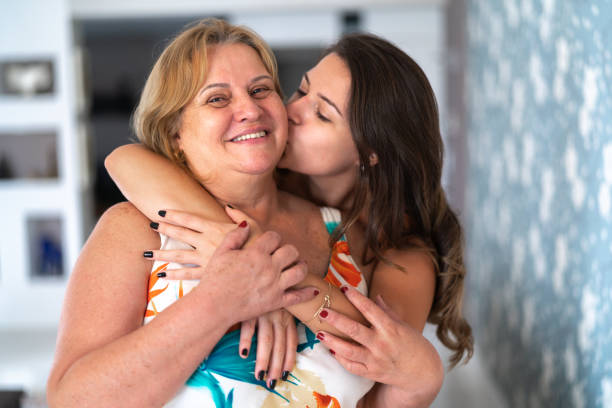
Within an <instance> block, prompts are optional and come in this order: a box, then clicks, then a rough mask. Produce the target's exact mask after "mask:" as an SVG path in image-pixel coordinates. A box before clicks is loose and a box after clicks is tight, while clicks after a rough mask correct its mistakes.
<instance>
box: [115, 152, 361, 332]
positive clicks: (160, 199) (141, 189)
mask: <svg viewBox="0 0 612 408" xmlns="http://www.w3.org/2000/svg"><path fill="white" fill-rule="evenodd" d="M104 164H105V166H106V169H107V170H108V172H109V174H110V175H111V177H112V178H113V180H114V181H115V183H116V184H117V186H118V187H119V189H120V190H121V192H122V193H123V194H124V195H125V197H126V198H127V199H128V200H130V202H132V203H133V204H134V205H135V206H136V207H137V208H138V209H139V210H141V211H142V212H143V213H144V214H145V215H147V216H148V217H150V218H151V219H153V220H156V221H168V218H169V217H165V218H161V217H160V216H159V215H158V213H157V211H158V210H159V209H179V210H181V211H185V212H189V213H192V214H194V215H198V216H200V217H203V218H206V219H208V220H215V221H219V222H232V220H231V219H230V218H229V217H228V215H227V214H226V213H225V211H224V210H223V208H222V207H221V206H220V205H219V203H218V202H217V201H216V200H215V199H214V198H213V197H212V196H211V195H210V194H209V193H208V192H207V191H206V190H205V189H204V188H203V187H202V186H201V185H200V184H199V183H197V182H196V181H195V180H194V179H193V178H192V177H191V176H189V175H188V174H187V173H186V172H184V171H183V170H181V169H180V168H179V167H178V166H176V165H175V164H173V163H172V162H170V161H169V160H168V159H166V158H164V157H162V156H160V155H158V154H156V153H153V152H151V151H150V150H148V149H147V148H145V147H143V146H142V145H137V144H132V145H125V146H120V147H118V148H117V149H115V150H114V151H113V152H112V153H111V154H110V155H109V156H108V157H107V158H106V160H105V162H104ZM168 192H171V193H170V194H169V193H168ZM160 232H162V233H167V231H166V230H164V226H160ZM175 238H178V237H175ZM208 238H209V239H210V236H209V237H208ZM192 246H194V247H195V245H193V244H192ZM306 286H312V287H316V288H317V289H318V290H319V292H320V294H319V296H318V297H317V298H315V299H314V300H312V301H310V302H306V303H304V304H298V305H294V306H292V307H290V308H287V310H288V311H289V312H290V313H291V314H293V315H294V316H295V317H297V318H298V319H300V320H301V321H303V322H307V325H308V326H309V328H310V329H311V330H313V331H314V332H315V333H316V331H318V330H322V329H324V330H328V331H331V332H333V333H336V334H338V335H340V336H344V334H343V333H341V332H338V331H337V330H336V329H335V328H334V327H332V326H329V325H327V324H326V323H325V322H321V321H319V320H318V319H312V318H313V315H314V313H315V311H316V310H317V309H318V308H319V307H320V305H321V304H322V299H323V298H324V296H325V295H327V294H328V293H330V294H331V299H332V307H333V308H334V309H335V310H338V311H340V312H341V313H344V314H345V315H347V316H351V317H352V318H353V319H355V320H357V321H360V322H365V319H364V318H363V316H362V315H361V313H359V311H358V310H357V309H356V308H355V307H354V306H353V305H351V303H350V302H348V301H347V300H346V298H345V297H344V296H343V295H342V293H341V292H340V290H339V289H338V288H336V287H333V286H332V287H331V289H330V288H329V286H328V284H327V282H326V281H324V280H323V279H322V278H320V277H317V276H315V275H313V274H308V275H307V276H306V278H305V279H304V280H303V281H302V282H301V283H300V284H299V285H298V286H297V287H299V288H301V287H306ZM330 290H331V292H330Z"/></svg>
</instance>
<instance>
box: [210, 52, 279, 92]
mask: <svg viewBox="0 0 612 408" xmlns="http://www.w3.org/2000/svg"><path fill="white" fill-rule="evenodd" d="M207 62H208V69H207V74H206V80H205V84H206V83H209V82H213V81H214V82H218V81H224V82H226V81H230V80H232V79H234V80H235V79H238V78H252V77H254V76H258V75H263V74H269V72H268V71H267V70H266V67H265V66H264V64H263V62H262V60H261V58H260V57H259V54H258V53H257V51H255V50H254V49H253V48H251V47H249V46H248V45H246V44H222V45H214V46H211V47H209V48H208V52H207Z"/></svg>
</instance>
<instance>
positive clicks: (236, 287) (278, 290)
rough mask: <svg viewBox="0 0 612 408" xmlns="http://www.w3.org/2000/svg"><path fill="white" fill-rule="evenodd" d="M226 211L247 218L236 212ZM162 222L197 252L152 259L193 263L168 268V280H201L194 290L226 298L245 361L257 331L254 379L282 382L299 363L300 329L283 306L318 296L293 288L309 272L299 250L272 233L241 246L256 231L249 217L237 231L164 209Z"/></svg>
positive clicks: (154, 255)
mask: <svg viewBox="0 0 612 408" xmlns="http://www.w3.org/2000/svg"><path fill="white" fill-rule="evenodd" d="M228 213H230V215H233V216H235V217H236V216H239V217H241V218H242V219H243V220H245V219H246V218H248V217H246V216H245V215H244V214H242V213H240V212H239V211H237V210H228ZM164 218H165V221H167V222H162V223H159V224H158V226H157V230H158V231H159V232H160V233H162V234H165V235H167V236H169V237H172V238H174V239H177V240H179V241H182V242H184V243H186V244H189V245H190V246H191V247H193V249H192V250H155V251H150V253H151V254H152V258H153V259H155V260H160V261H166V262H176V263H180V264H190V265H192V266H191V267H183V268H180V269H174V270H167V271H166V279H185V280H187V279H197V280H200V284H199V285H198V287H197V288H196V289H194V290H203V291H206V292H208V293H213V292H214V293H216V294H217V295H219V294H221V296H219V298H220V299H227V300H228V301H227V302H226V303H225V304H224V305H222V306H223V307H227V308H231V309H232V313H231V316H232V317H238V316H239V321H242V325H241V334H240V344H239V349H238V350H237V352H238V353H240V355H241V357H243V358H246V357H248V353H249V350H250V347H251V339H252V337H253V333H254V331H255V328H256V327H257V340H258V341H257V355H256V365H255V376H256V377H257V378H258V379H259V380H263V379H264V378H266V379H267V382H268V386H270V387H271V388H273V387H274V386H275V385H276V381H277V380H278V379H280V378H281V377H284V378H286V375H287V373H288V372H289V371H291V369H292V368H293V366H294V365H295V360H296V349H297V341H298V339H297V329H296V327H295V323H294V320H293V316H291V315H290V314H289V313H288V312H287V311H286V310H284V309H283V308H284V307H286V306H291V305H293V304H297V303H301V302H304V301H307V300H309V299H311V298H312V297H314V288H303V289H298V290H295V289H290V288H291V287H292V286H293V285H295V284H297V283H299V282H300V281H302V280H303V278H304V277H305V276H306V273H307V267H306V265H305V263H304V262H301V261H298V256H299V253H298V251H297V249H296V248H295V247H294V246H292V245H282V243H281V237H280V235H279V234H277V233H276V232H273V231H268V232H265V233H263V234H261V235H260V236H258V237H257V238H255V239H254V241H253V242H252V243H251V244H250V245H248V246H247V247H246V248H243V245H244V244H245V242H246V241H247V239H248V236H249V232H250V231H253V230H255V231H257V230H258V227H257V225H256V223H255V222H254V221H253V220H251V219H249V220H248V222H247V221H244V222H241V223H240V226H239V227H238V228H236V224H232V223H219V222H214V221H210V220H206V219H203V218H201V217H198V216H195V215H192V214H188V213H184V212H180V211H166V213H165V217H164ZM219 243H220V244H219ZM217 245H219V246H218V247H217ZM266 373H267V375H266Z"/></svg>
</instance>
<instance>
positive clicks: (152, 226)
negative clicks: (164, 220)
mask: <svg viewBox="0 0 612 408" xmlns="http://www.w3.org/2000/svg"><path fill="white" fill-rule="evenodd" d="M149 225H150V226H151V228H153V229H154V230H156V229H157V228H159V223H158V222H152V223H151V224H149Z"/></svg>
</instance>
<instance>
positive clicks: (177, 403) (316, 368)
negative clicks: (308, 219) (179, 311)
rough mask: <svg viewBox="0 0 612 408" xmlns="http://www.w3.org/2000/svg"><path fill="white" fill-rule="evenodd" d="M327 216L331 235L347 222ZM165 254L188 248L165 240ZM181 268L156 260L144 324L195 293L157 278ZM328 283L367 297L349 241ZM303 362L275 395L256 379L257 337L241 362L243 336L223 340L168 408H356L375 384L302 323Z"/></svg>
mask: <svg viewBox="0 0 612 408" xmlns="http://www.w3.org/2000/svg"><path fill="white" fill-rule="evenodd" d="M321 215H322V217H323V221H324V222H325V225H326V227H327V230H328V232H329V233H330V234H331V233H332V232H333V231H334V229H335V228H336V227H337V226H338V224H339V223H340V221H341V216H340V212H339V211H338V210H336V209H333V208H329V207H322V208H321ZM161 238H162V245H161V248H160V249H185V248H189V246H188V245H186V244H184V243H182V242H179V241H177V240H174V239H172V238H169V237H167V236H165V235H161ZM178 267H180V265H179V264H173V263H166V262H160V261H156V262H155V263H154V265H153V268H152V270H151V276H150V279H149V292H148V304H147V310H146V312H145V317H144V322H143V324H147V323H148V322H150V321H151V320H152V319H154V318H155V317H156V316H157V315H158V314H159V313H161V312H162V311H163V310H164V309H165V308H166V307H168V306H170V305H171V304H172V303H174V302H175V301H177V300H178V299H180V298H181V297H183V296H184V295H185V294H187V293H188V292H189V291H190V290H192V289H193V288H194V287H195V286H196V285H197V284H198V281H195V280H179V281H172V280H166V279H163V278H158V277H157V274H158V273H159V272H161V271H164V270H167V269H174V268H178ZM325 280H326V281H328V282H329V283H331V284H332V285H334V286H337V287H341V286H343V285H351V286H352V287H354V288H356V289H357V290H359V291H360V292H361V293H363V294H364V295H367V290H368V289H367V284H366V282H365V279H364V278H363V275H362V273H361V271H360V270H359V268H358V267H357V264H356V263H355V261H354V260H353V258H352V256H351V254H350V251H349V247H348V243H347V241H346V237H345V236H342V237H341V239H340V240H339V241H337V242H336V243H335V245H334V247H333V249H332V254H331V260H330V264H329V268H328V271H327V274H326V276H325ZM296 323H297V329H298V349H297V362H296V365H295V367H294V369H293V370H292V371H291V373H290V374H289V377H288V379H287V381H282V380H281V381H279V382H278V383H277V385H276V387H275V388H274V390H272V389H270V388H268V387H267V384H266V382H265V381H259V380H257V379H256V378H255V375H254V371H255V358H256V350H257V338H256V337H255V336H254V337H253V340H252V344H251V350H250V352H249V354H248V358H245V359H243V358H241V357H240V355H239V350H238V344H239V341H240V331H239V330H235V331H232V332H229V333H227V334H226V335H225V336H223V337H222V338H221V339H220V340H219V342H218V343H217V345H216V346H215V348H214V349H213V350H212V351H211V353H210V355H209V356H208V357H207V358H206V359H205V360H204V361H203V362H202V363H201V364H200V366H199V367H198V368H197V369H196V371H195V372H194V373H193V374H192V376H191V377H190V378H189V379H188V380H187V382H186V384H185V386H184V387H182V389H181V390H179V392H178V393H177V394H176V395H175V396H174V397H173V398H172V400H170V401H169V402H168V403H167V404H166V405H165V406H166V407H177V408H178V407H180V408H183V407H198V408H199V407H206V408H208V407H210V408H230V407H239V408H243V407H245V408H250V407H253V408H276V407H299V408H323V407H324V408H353V407H355V406H356V405H357V402H358V401H359V400H360V399H361V398H362V397H363V395H364V394H365V393H366V392H368V390H369V389H370V388H371V387H372V386H373V385H374V383H373V382H372V381H371V380H368V379H365V378H362V377H359V376H356V375H354V374H351V373H349V372H348V371H346V370H345V369H344V368H343V367H342V366H341V365H340V363H338V362H337V361H336V359H335V358H334V357H333V356H332V355H331V354H330V353H329V351H328V349H327V348H326V347H324V346H323V345H322V344H320V342H319V340H317V338H316V336H315V334H314V333H313V332H312V331H311V330H310V329H308V327H306V326H305V325H303V324H302V323H301V322H299V321H297V320H296Z"/></svg>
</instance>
